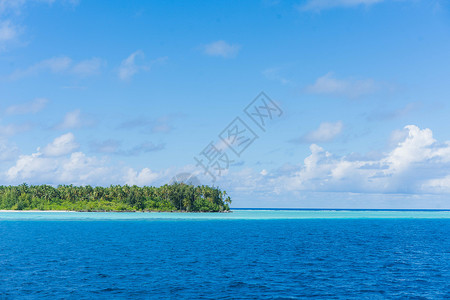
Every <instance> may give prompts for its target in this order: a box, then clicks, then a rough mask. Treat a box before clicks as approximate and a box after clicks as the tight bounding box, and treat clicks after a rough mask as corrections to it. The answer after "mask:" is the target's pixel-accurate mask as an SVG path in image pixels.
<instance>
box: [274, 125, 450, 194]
mask: <svg viewBox="0 0 450 300" xmlns="http://www.w3.org/2000/svg"><path fill="white" fill-rule="evenodd" d="M405 130H407V132H408V134H407V136H406V137H405V138H404V139H403V140H402V141H400V142H399V143H398V144H397V145H396V147H395V148H394V149H393V150H392V151H390V152H388V153H386V154H384V155H383V156H382V157H381V158H379V159H369V160H367V159H366V160H364V159H359V160H355V159H348V158H347V157H335V156H333V155H332V154H330V153H329V152H327V151H325V150H324V149H323V148H321V147H319V146H317V145H314V144H313V145H311V155H310V156H308V157H307V158H305V160H304V164H303V166H301V167H300V169H299V170H298V171H296V172H294V173H292V172H289V174H288V175H283V176H280V177H279V178H276V179H275V181H276V182H277V185H278V186H285V187H286V188H288V189H291V190H314V191H347V192H376V193H378V192H385V193H386V192H387V193H402V192H405V193H424V192H434V191H435V188H436V187H437V186H439V190H444V189H445V186H444V187H443V185H445V184H446V183H447V180H446V178H448V176H449V175H450V174H449V173H450V168H449V167H450V142H446V143H444V144H440V143H438V142H437V141H436V140H435V139H434V138H433V134H432V132H431V130H430V129H420V128H419V127H417V126H415V125H408V126H406V127H405Z"/></svg>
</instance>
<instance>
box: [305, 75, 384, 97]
mask: <svg viewBox="0 0 450 300" xmlns="http://www.w3.org/2000/svg"><path fill="white" fill-rule="evenodd" d="M377 89H378V85H377V83H376V82H375V81H374V80H373V79H363V80H357V79H338V78H335V77H334V74H333V73H331V72H330V73H328V74H325V75H324V76H322V77H319V78H318V79H317V80H316V82H315V83H314V84H312V85H310V86H307V87H306V92H308V93H311V94H323V95H333V96H346V97H349V98H358V97H360V96H363V95H367V94H371V93H373V92H375V91H376V90H377Z"/></svg>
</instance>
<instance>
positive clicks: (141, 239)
mask: <svg viewBox="0 0 450 300" xmlns="http://www.w3.org/2000/svg"><path fill="white" fill-rule="evenodd" d="M314 297H315V298H318V299H405V298H406V299H445V298H450V211H360V210H356V211H347V210H235V211H234V212H232V213H74V212H0V299H3V298H6V299H15V298H20V299H24V298H25V299H27V298H28V299H35V298H54V299H55V298H56V299H89V298H99V299H102V298H104V299H111V298H118V299H121V298H133V299H148V298H164V299H255V298H266V299H305V298H314Z"/></svg>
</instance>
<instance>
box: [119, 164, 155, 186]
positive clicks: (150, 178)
mask: <svg viewBox="0 0 450 300" xmlns="http://www.w3.org/2000/svg"><path fill="white" fill-rule="evenodd" d="M160 176H161V175H160V174H159V173H155V172H152V171H151V170H150V169H149V168H144V169H142V170H141V171H140V172H137V171H135V170H134V169H132V168H130V169H128V172H127V174H126V177H125V183H126V184H128V185H140V186H142V185H152V184H153V185H154V182H155V180H157V179H159V178H160Z"/></svg>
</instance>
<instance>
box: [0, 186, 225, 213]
mask: <svg viewBox="0 0 450 300" xmlns="http://www.w3.org/2000/svg"><path fill="white" fill-rule="evenodd" d="M230 204H231V199H230V197H229V196H228V195H227V193H226V191H222V190H220V189H219V188H218V187H210V186H205V185H202V186H193V185H187V184H184V183H178V182H175V183H173V184H171V185H168V184H166V185H163V186H160V187H153V186H143V187H139V186H136V185H133V186H128V185H123V186H121V185H111V186H109V187H101V186H96V187H92V186H90V185H86V186H74V185H58V186H57V187H53V186H50V185H27V184H25V183H24V184H21V185H18V186H0V209H4V210H68V211H186V212H221V211H228V210H229V209H230V207H229V205H230Z"/></svg>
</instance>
